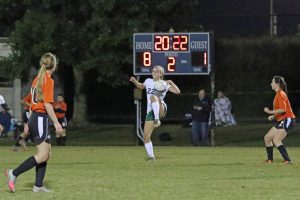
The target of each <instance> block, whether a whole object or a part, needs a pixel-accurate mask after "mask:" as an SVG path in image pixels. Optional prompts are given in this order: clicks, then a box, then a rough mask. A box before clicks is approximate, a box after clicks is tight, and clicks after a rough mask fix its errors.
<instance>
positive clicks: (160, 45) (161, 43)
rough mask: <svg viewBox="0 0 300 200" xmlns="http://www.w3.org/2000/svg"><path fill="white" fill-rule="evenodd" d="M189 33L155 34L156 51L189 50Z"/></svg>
mask: <svg viewBox="0 0 300 200" xmlns="http://www.w3.org/2000/svg"><path fill="white" fill-rule="evenodd" d="M188 41H189V38H188V35H171V36H169V35H154V51H188V50H189V43H188Z"/></svg>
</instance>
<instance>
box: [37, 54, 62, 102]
mask: <svg viewBox="0 0 300 200" xmlns="http://www.w3.org/2000/svg"><path fill="white" fill-rule="evenodd" d="M56 64H57V63H56V57H55V55H53V54H52V53H45V54H44V55H43V56H42V57H41V60H40V66H41V68H40V71H39V73H38V75H37V85H36V94H37V100H38V101H39V102H41V101H43V100H44V95H43V84H44V82H45V75H46V71H47V70H51V69H53V68H54V67H55V66H56Z"/></svg>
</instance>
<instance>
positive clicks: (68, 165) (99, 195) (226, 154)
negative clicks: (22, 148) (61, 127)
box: [0, 146, 300, 200]
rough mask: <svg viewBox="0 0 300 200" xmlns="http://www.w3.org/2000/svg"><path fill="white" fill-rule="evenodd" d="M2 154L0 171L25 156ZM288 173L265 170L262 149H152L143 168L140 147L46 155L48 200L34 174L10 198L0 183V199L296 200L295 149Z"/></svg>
mask: <svg viewBox="0 0 300 200" xmlns="http://www.w3.org/2000/svg"><path fill="white" fill-rule="evenodd" d="M34 150H35V149H34V148H33V147H31V148H30V151H28V152H17V153H15V152H12V151H10V150H9V147H8V146H1V147H0V152H1V157H0V169H1V170H2V171H4V169H6V168H13V167H16V166H17V165H18V164H19V163H20V162H22V161H23V160H25V159H26V158H27V157H28V156H30V155H32V154H33V153H34V152H35V151H34ZM288 150H289V153H290V155H291V158H292V159H293V160H294V162H295V163H294V164H293V165H280V164H279V163H280V161H281V159H280V155H279V153H278V152H277V151H276V149H274V157H275V158H276V159H275V163H273V164H264V163H263V162H262V161H263V159H264V158H265V151H264V148H263V147H261V148H256V147H215V148H210V147H206V148H203V147H198V148H196V147H164V146H160V147H157V146H156V147H155V153H156V156H157V160H156V161H154V162H146V161H145V160H144V158H145V151H144V148H143V147H138V146H133V147H117V146H114V147H105V146H103V147H95V146H94V147H93V146H91V147H84V146H81V147H53V156H52V158H51V160H50V161H49V164H48V169H47V174H46V178H45V185H46V186H47V187H49V188H50V189H52V190H53V191H55V193H53V194H34V193H32V192H31V189H32V185H33V183H34V170H30V171H28V172H27V173H25V174H22V175H21V176H20V177H19V178H18V181H17V185H16V193H14V194H11V193H9V192H8V190H7V187H6V177H4V176H2V178H0V199H15V200H17V199H32V200H35V199H87V200H90V199H118V200H119V199H122V200H123V199H130V200H132V199H143V200H147V199H149V200H150V199H151V200H153V199H171V200H174V199H180V200H182V199H188V200H190V199H208V200H212V199H220V200H221V199H222V200H226V199H228V200H229V199H230V200H233V199H249V200H250V199H251V200H253V199H260V200H263V199H268V200H269V199H273V200H276V199H278V200H281V199H293V200H294V199H297V198H298V197H299V196H300V191H299V189H298V186H299V179H300V175H299V168H300V164H299V163H300V160H299V157H300V151H299V150H300V149H299V148H295V147H294V148H289V149H288Z"/></svg>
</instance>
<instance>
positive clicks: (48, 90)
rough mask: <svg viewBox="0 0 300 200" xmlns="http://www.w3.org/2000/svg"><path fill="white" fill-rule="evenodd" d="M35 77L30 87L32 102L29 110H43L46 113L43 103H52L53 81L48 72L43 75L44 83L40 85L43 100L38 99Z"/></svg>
mask: <svg viewBox="0 0 300 200" xmlns="http://www.w3.org/2000/svg"><path fill="white" fill-rule="evenodd" d="M36 87H37V77H35V79H34V80H33V82H32V87H31V95H32V97H33V98H32V104H31V110H32V111H36V112H44V113H46V108H45V106H44V103H53V102H54V101H53V92H54V81H53V79H52V78H51V75H50V74H49V73H46V75H45V77H44V83H43V85H42V92H43V97H44V98H43V101H38V99H37V91H36Z"/></svg>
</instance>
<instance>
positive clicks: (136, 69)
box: [133, 32, 212, 76]
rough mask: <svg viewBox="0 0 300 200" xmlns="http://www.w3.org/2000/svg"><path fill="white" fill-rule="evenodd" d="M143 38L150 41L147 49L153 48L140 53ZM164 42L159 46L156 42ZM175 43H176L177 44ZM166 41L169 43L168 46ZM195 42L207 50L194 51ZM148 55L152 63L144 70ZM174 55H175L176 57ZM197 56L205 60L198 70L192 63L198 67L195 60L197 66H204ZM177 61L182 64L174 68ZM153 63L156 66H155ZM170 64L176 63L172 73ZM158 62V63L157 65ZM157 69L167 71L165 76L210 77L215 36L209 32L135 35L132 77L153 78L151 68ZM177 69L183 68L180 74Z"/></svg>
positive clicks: (159, 43)
mask: <svg viewBox="0 0 300 200" xmlns="http://www.w3.org/2000/svg"><path fill="white" fill-rule="evenodd" d="M141 37H145V38H147V42H148V43H147V45H148V46H150V47H147V49H142V50H140V49H137V46H138V45H137V42H139V41H140V40H141V39H140V38H141ZM149 37H151V40H149ZM186 37H188V39H186ZM197 37H198V38H199V37H200V38H204V39H203V40H201V41H199V40H195V38H197ZM161 38H163V42H162V43H161V42H157V39H158V40H160V39H161ZM178 38H179V39H178ZM175 39H177V41H176V42H175ZM185 40H186V41H185ZM164 41H167V45H166V42H164ZM192 42H205V43H206V44H207V47H206V48H204V49H191V44H192ZM159 45H160V46H159ZM176 45H177V46H176ZM174 49H175V50H174ZM145 52H146V53H147V55H148V56H150V59H151V60H150V63H148V64H149V66H144V65H141V64H140V63H139V62H140V60H141V59H142V60H143V59H145V56H144V54H145ZM140 53H143V58H140V57H141V55H140ZM163 54H164V55H163ZM168 55H171V56H168ZM172 55H175V57H174V56H172ZM195 55H196V57H195ZM198 55H199V56H200V55H201V56H202V57H201V58H202V59H203V63H201V64H200V63H199V65H198V66H192V62H193V63H195V59H196V60H197V61H196V62H201V61H198V60H199V59H200V58H197V56H198ZM162 57H165V60H166V61H163V58H162ZM169 58H170V59H169ZM177 58H181V60H178V61H179V64H178V65H177V63H176V65H175V59H177ZM152 60H153V61H154V63H156V64H153V62H152ZM143 61H145V60H143ZM169 61H170V62H173V61H174V68H173V69H172V70H173V71H170V70H168V69H171V68H169V64H170V63H169ZM157 62H159V63H158V64H157ZM176 62H177V60H176ZM182 63H183V64H182ZM205 63H206V65H205ZM143 64H144V63H143ZM171 64H172V63H171ZM155 65H161V66H162V67H163V68H164V69H165V75H209V74H210V73H211V68H212V34H211V33H209V32H180V33H134V34H133V74H134V75H138V76H139V75H151V71H152V68H153V67H154V66H155ZM167 65H168V66H167ZM170 66H171V65H170ZM177 66H179V67H180V71H179V70H178V68H176V67H177ZM185 67H186V68H185ZM143 70H144V71H143ZM145 71H146V72H145Z"/></svg>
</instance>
